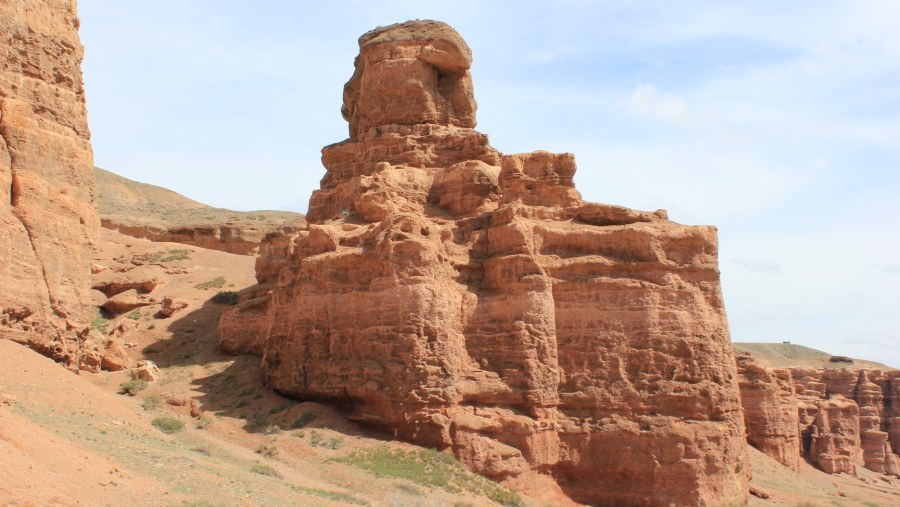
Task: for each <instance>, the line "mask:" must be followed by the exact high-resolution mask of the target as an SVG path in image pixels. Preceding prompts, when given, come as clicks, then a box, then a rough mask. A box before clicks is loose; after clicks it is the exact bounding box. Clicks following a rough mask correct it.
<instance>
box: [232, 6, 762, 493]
mask: <svg viewBox="0 0 900 507" xmlns="http://www.w3.org/2000/svg"><path fill="white" fill-rule="evenodd" d="M359 44H360V54H359V56H358V57H357V59H356V62H355V68H356V71H355V73H354V75H353V77H352V79H351V80H350V81H349V82H348V83H347V85H346V87H345V90H344V105H343V108H342V112H343V115H344V118H345V119H347V120H348V122H349V123H350V138H349V139H347V140H345V141H343V142H340V143H338V144H335V145H331V146H328V147H326V148H325V149H324V150H323V152H322V160H323V163H324V165H325V167H326V168H327V173H326V175H325V177H324V178H323V180H322V184H321V188H320V189H319V190H317V191H316V192H315V193H314V194H313V196H312V198H311V199H310V206H309V214H308V216H307V219H308V221H309V226H308V230H306V231H302V232H300V233H299V235H298V236H297V237H296V239H295V240H294V241H293V242H292V244H291V245H290V246H287V245H282V246H281V247H279V248H282V249H283V250H282V251H284V252H285V255H287V256H288V257H287V258H286V262H285V264H284V266H283V267H281V268H280V270H279V271H278V276H277V280H275V281H274V283H273V284H272V285H271V289H270V293H269V296H267V297H265V299H264V303H263V302H259V304H260V305H263V304H265V305H266V307H265V310H266V313H265V320H264V322H263V324H264V325H259V326H257V325H256V324H254V326H252V327H255V328H256V329H259V330H260V331H261V333H262V334H261V335H260V336H250V337H246V336H245V337H244V338H243V340H245V344H244V345H240V343H232V344H230V345H226V346H227V347H229V348H231V349H232V350H235V349H240V348H241V347H245V350H254V349H255V350H258V352H259V353H260V354H261V355H262V364H263V371H264V375H265V381H266V383H267V384H268V385H269V386H271V387H272V388H274V389H276V390H278V391H280V392H282V393H285V394H288V395H291V396H295V397H299V398H304V399H322V400H330V401H332V402H335V403H339V404H342V405H345V406H347V407H348V408H349V409H350V410H351V411H352V417H353V418H355V419H356V420H359V421H364V422H367V423H369V424H372V425H374V426H377V427H380V428H383V429H385V430H388V431H391V432H393V433H394V434H395V435H396V436H397V437H399V438H402V439H405V440H408V441H411V442H416V443H420V444H424V445H429V446H434V447H437V448H440V449H449V450H451V451H452V452H453V453H454V454H455V455H456V456H457V457H458V458H459V459H460V460H461V461H462V462H463V463H465V464H466V465H467V466H469V467H470V468H471V469H472V470H474V471H477V472H479V473H481V474H484V475H487V476H489V477H492V478H494V479H498V480H502V479H506V478H512V477H516V476H522V475H523V474H531V473H542V474H547V475H549V476H552V477H553V478H554V479H555V480H556V481H557V483H558V484H559V485H560V487H561V488H562V490H563V491H564V492H565V493H567V494H568V495H569V496H570V497H571V498H573V499H575V500H577V501H581V502H587V503H591V504H597V505H645V506H656V505H659V506H663V505H666V506H667V505H670V504H677V505H700V504H726V503H730V502H743V501H745V499H746V494H747V493H746V492H747V478H748V470H747V467H746V450H745V445H746V444H745V443H744V425H743V415H742V411H741V405H740V400H739V394H738V387H737V383H736V372H735V366H734V356H733V354H732V351H731V348H730V343H729V337H728V326H727V321H726V317H725V312H724V308H723V302H722V295H721V290H720V285H719V272H718V266H717V243H716V231H715V229H714V228H713V227H688V226H683V225H679V224H676V223H674V222H671V221H669V220H668V219H667V218H666V214H665V212H664V211H657V212H638V211H633V210H629V209H626V208H622V207H617V206H609V205H603V204H592V203H588V202H585V201H583V200H581V198H580V195H579V194H578V192H577V190H576V189H575V187H574V185H573V181H572V178H573V176H574V174H575V161H574V157H573V156H572V155H571V154H553V153H548V152H535V153H528V154H520V155H503V154H501V153H499V152H498V151H497V150H495V149H494V148H492V147H491V146H490V145H489V144H488V140H487V137H486V136H485V135H484V134H481V133H479V132H477V131H475V130H473V127H474V126H475V110H476V104H475V101H474V98H473V91H472V90H473V88H472V82H471V77H470V73H469V67H470V63H471V52H470V50H469V48H468V46H467V45H466V43H465V42H464V41H463V40H462V39H461V38H460V37H459V35H458V34H457V33H456V32H455V31H454V30H453V29H452V28H450V27H449V26H447V25H444V24H442V23H436V22H430V21H416V22H408V23H403V24H399V25H392V26H389V27H385V28H379V29H377V30H374V31H372V32H369V33H367V34H365V35H363V36H362V37H361V38H360V40H359ZM284 249H286V250H284ZM291 249H292V251H290V250H291ZM266 262H268V261H266ZM273 272H274V270H273ZM259 308H262V306H260V307H259ZM236 311H237V310H236ZM222 325H223V327H224V328H226V329H225V332H224V333H223V336H228V333H229V331H228V329H229V328H234V327H236V326H239V325H241V324H240V321H238V320H232V321H231V322H230V323H229V322H228V321H227V320H223V321H222ZM230 336H232V337H234V336H236V334H234V333H233V334H231V335H230ZM236 341H237V342H240V341H241V338H238V339H237V340H236Z"/></svg>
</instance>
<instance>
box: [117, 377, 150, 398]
mask: <svg viewBox="0 0 900 507" xmlns="http://www.w3.org/2000/svg"><path fill="white" fill-rule="evenodd" d="M149 385H150V384H148V383H147V381H146V380H141V379H134V380H129V381H128V382H122V383H121V384H119V394H127V395H129V396H136V395H137V393H139V392H141V391H143V390H144V389H147V387H148V386H149Z"/></svg>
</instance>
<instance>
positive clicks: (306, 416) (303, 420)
mask: <svg viewBox="0 0 900 507" xmlns="http://www.w3.org/2000/svg"><path fill="white" fill-rule="evenodd" d="M315 419H316V414H313V413H312V412H303V413H302V414H300V416H299V417H297V419H296V420H295V421H294V424H292V425H291V427H292V428H294V429H300V428H305V427H306V425H307V424H309V423H311V422H313V421H314V420H315Z"/></svg>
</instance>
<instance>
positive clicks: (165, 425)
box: [150, 417, 184, 434]
mask: <svg viewBox="0 0 900 507" xmlns="http://www.w3.org/2000/svg"><path fill="white" fill-rule="evenodd" d="M150 424H152V425H153V426H155V427H156V429H158V430H159V431H162V432H163V433H167V434H172V433H178V432H179V431H181V430H183V429H184V423H183V422H181V421H179V420H178V419H175V418H173V417H157V418H156V419H154V420H152V421H150Z"/></svg>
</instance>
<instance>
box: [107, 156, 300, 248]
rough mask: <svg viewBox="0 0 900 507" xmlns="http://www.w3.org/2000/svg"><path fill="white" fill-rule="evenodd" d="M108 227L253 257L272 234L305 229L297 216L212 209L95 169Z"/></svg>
mask: <svg viewBox="0 0 900 507" xmlns="http://www.w3.org/2000/svg"><path fill="white" fill-rule="evenodd" d="M94 179H95V181H96V186H97V206H98V208H99V210H100V219H101V223H102V225H103V227H105V228H107V229H112V230H116V231H119V232H121V233H123V234H127V235H129V236H134V237H138V238H146V239H150V240H153V241H169V242H177V243H184V244H188V245H197V246H202V247H204V248H212V249H216V250H223V251H226V252H230V253H239V254H248V253H253V252H254V251H255V248H256V246H257V245H258V244H259V242H260V241H261V240H262V238H263V237H265V235H266V234H269V233H270V232H274V231H278V230H284V229H297V228H301V227H303V226H304V225H305V224H306V220H305V218H304V216H303V215H302V214H300V213H295V212H293V211H275V210H259V211H233V210H228V209H222V208H213V207H212V206H207V205H206V204H203V203H200V202H197V201H195V200H193V199H190V198H188V197H185V196H183V195H181V194H179V193H176V192H173V191H171V190H168V189H165V188H162V187H158V186H155V185H150V184H147V183H141V182H138V181H133V180H130V179H128V178H125V177H122V176H119V175H118V174H115V173H112V172H110V171H107V170H104V169H100V168H99V167H96V168H94Z"/></svg>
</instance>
